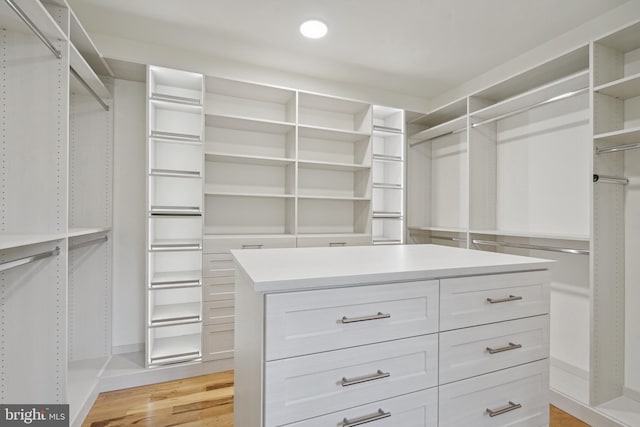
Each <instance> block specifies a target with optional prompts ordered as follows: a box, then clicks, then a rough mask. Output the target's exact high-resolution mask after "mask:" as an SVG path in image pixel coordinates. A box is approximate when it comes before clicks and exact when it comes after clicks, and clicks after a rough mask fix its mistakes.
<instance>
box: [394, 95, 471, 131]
mask: <svg viewBox="0 0 640 427" xmlns="http://www.w3.org/2000/svg"><path fill="white" fill-rule="evenodd" d="M466 114H467V98H466V97H465V98H460V99H458V100H456V101H453V102H451V103H449V104H447V105H444V106H442V107H441V108H438V109H437V110H433V111H431V112H429V113H426V114H425V113H413V112H407V115H406V120H407V122H408V123H409V124H410V125H414V126H420V127H423V128H424V127H428V128H433V127H436V126H438V125H441V124H443V123H446V122H449V121H452V120H455V119H457V118H459V117H461V116H465V115H466Z"/></svg>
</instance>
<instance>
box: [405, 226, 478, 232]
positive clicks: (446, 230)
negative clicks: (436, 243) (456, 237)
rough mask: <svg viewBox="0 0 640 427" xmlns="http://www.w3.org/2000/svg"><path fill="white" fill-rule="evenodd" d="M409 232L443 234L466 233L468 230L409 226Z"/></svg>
mask: <svg viewBox="0 0 640 427" xmlns="http://www.w3.org/2000/svg"><path fill="white" fill-rule="evenodd" d="M409 230H411V231H436V232H443V233H466V232H467V229H466V228H455V227H435V226H434V227H431V226H409Z"/></svg>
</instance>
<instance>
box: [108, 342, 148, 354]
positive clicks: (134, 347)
mask: <svg viewBox="0 0 640 427" xmlns="http://www.w3.org/2000/svg"><path fill="white" fill-rule="evenodd" d="M140 351H144V343H136V344H126V345H118V346H115V347H111V354H126V353H138V352H140Z"/></svg>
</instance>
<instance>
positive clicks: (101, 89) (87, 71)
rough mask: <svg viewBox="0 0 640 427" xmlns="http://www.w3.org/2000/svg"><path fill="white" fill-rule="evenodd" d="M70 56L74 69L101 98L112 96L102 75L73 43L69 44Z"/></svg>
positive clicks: (70, 62)
mask: <svg viewBox="0 0 640 427" xmlns="http://www.w3.org/2000/svg"><path fill="white" fill-rule="evenodd" d="M69 49H70V56H69V65H70V66H71V68H73V70H74V71H75V72H76V73H78V75H79V76H80V78H81V79H82V80H83V81H84V82H85V83H86V84H87V86H89V87H90V88H91V90H92V91H93V92H94V93H95V94H96V95H98V96H99V97H100V98H102V99H103V100H104V99H109V98H111V93H110V92H109V90H108V89H107V87H106V86H105V85H104V83H102V80H100V77H98V75H97V74H96V73H95V71H93V69H92V68H91V66H90V65H89V64H88V63H87V61H86V60H85V59H84V58H83V57H82V55H80V52H78V49H76V47H75V46H74V45H73V44H70V45H69Z"/></svg>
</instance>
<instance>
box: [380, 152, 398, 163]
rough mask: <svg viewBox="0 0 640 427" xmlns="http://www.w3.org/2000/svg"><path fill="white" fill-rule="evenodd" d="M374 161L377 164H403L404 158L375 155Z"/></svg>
mask: <svg viewBox="0 0 640 427" xmlns="http://www.w3.org/2000/svg"><path fill="white" fill-rule="evenodd" d="M373 160H374V161H377V162H402V156H391V155H388V154H374V155H373Z"/></svg>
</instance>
